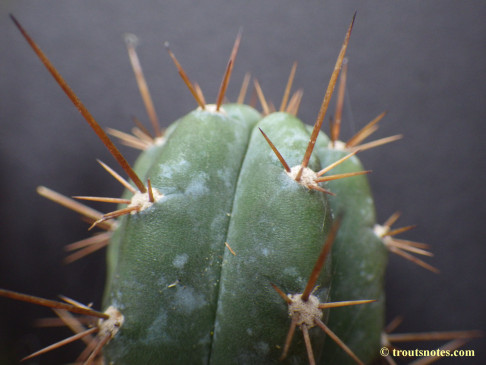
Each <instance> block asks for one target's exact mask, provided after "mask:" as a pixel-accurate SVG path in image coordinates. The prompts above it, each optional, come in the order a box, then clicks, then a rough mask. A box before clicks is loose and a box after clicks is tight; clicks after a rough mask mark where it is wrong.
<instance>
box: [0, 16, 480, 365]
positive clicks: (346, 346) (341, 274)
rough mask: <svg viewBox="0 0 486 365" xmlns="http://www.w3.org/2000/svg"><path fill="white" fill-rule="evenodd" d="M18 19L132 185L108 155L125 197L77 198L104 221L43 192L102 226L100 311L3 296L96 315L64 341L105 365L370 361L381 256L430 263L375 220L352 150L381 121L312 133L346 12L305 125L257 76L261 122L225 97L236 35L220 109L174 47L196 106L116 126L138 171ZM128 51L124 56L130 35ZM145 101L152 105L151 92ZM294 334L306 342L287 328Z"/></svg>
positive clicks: (379, 312) (375, 347) (380, 299)
mask: <svg viewBox="0 0 486 365" xmlns="http://www.w3.org/2000/svg"><path fill="white" fill-rule="evenodd" d="M13 19H14V18H13ZM14 22H15V23H16V25H17V26H18V27H19V29H20V30H21V32H22V33H23V34H24V36H25V37H26V39H27V40H28V42H29V43H30V44H31V46H32V47H33V48H34V50H35V52H36V53H37V54H38V55H39V57H40V58H41V60H42V61H43V62H44V64H45V65H46V67H47V68H48V69H49V71H50V72H51V73H52V74H53V75H54V77H55V79H56V80H57V81H58V82H59V83H60V84H61V86H62V87H63V89H64V90H65V91H66V93H67V94H68V96H69V97H70V98H71V100H72V101H73V103H74V104H75V106H76V107H77V108H78V109H79V110H80V112H81V113H82V114H83V116H84V117H85V118H86V120H87V121H88V123H89V124H90V126H91V127H92V128H93V129H94V131H95V132H96V134H97V135H98V136H99V137H100V138H101V140H102V141H103V143H104V144H105V145H106V146H107V147H108V149H109V150H110V152H111V153H112V155H113V156H114V157H115V158H116V159H117V161H118V162H119V164H120V166H121V167H122V168H123V169H124V170H125V172H126V173H127V174H128V176H129V177H130V179H131V180H132V183H133V184H132V183H129V182H127V181H125V180H124V179H123V178H121V177H120V176H119V175H118V174H116V173H115V172H114V171H113V170H112V169H111V168H109V167H108V166H106V165H104V164H103V166H104V167H105V168H106V169H107V170H108V171H109V172H110V173H111V174H112V175H113V176H115V177H116V178H117V179H119V180H120V181H121V182H122V183H123V184H124V186H125V187H126V188H127V191H126V192H125V193H124V196H123V197H122V198H121V199H116V198H96V197H77V198H78V199H84V200H95V201H105V202H113V203H118V204H120V205H121V206H120V207H119V209H117V210H114V211H113V212H110V213H107V214H99V213H98V212H96V211H93V210H89V209H88V208H86V207H85V206H83V205H81V204H79V203H75V202H74V201H72V200H71V199H69V198H65V197H62V196H60V195H58V194H57V193H54V192H52V191H51V190H49V189H47V188H40V189H39V193H40V194H41V195H44V196H46V197H48V198H50V199H52V200H55V201H57V202H59V203H61V204H64V205H66V206H68V207H70V208H72V209H75V210H77V211H78V212H80V213H82V214H83V215H85V216H86V217H87V218H88V219H89V220H91V221H92V226H91V228H94V227H98V228H103V229H105V230H106V231H107V233H102V234H100V235H95V236H93V238H91V239H89V244H90V245H91V247H90V248H92V247H95V246H104V245H108V244H109V245H108V253H107V269H108V273H107V281H106V289H105V294H104V300H103V310H104V312H96V311H94V310H92V309H87V308H85V309H84V310H81V311H80V310H79V308H83V307H82V306H81V305H80V304H78V303H73V302H71V301H69V302H70V304H65V303H59V302H53V301H48V302H46V301H42V300H40V299H33V297H30V298H29V297H27V296H23V295H20V294H18V293H14V292H10V291H6V290H1V291H0V294H1V295H3V296H7V297H11V298H14V299H18V300H26V301H31V302H36V303H38V304H41V305H46V306H50V307H53V308H58V309H64V310H68V311H72V312H77V313H82V314H86V315H89V316H95V317H97V318H99V321H98V323H97V324H95V325H94V326H93V327H92V328H91V329H88V330H86V331H84V332H80V333H78V334H77V335H75V336H73V337H72V338H71V339H69V341H72V340H75V339H78V338H81V337H84V336H89V335H93V334H95V333H97V334H96V339H94V340H93V341H92V345H90V346H88V349H89V350H88V351H87V352H86V354H84V358H83V361H85V362H86V363H92V362H94V361H95V360H96V359H98V358H99V357H100V356H99V355H100V354H101V350H102V349H103V355H104V357H105V359H106V361H107V362H108V363H111V362H113V363H115V364H140V363H144V364H145V363H174V364H185V363H187V364H196V363H201V364H204V363H208V364H231V363H235V364H251V363H259V364H260V363H261V364H265V363H268V364H272V363H279V361H283V363H289V364H301V363H305V362H309V363H310V364H315V363H333V364H344V363H371V362H372V361H374V360H376V359H377V358H378V357H379V349H380V347H381V346H383V345H389V343H388V342H386V343H385V342H384V340H383V331H384V298H385V294H384V289H383V280H384V273H385V267H386V262H387V249H388V250H389V251H394V252H398V253H400V254H401V255H403V256H407V257H408V258H410V259H411V260H413V261H414V262H416V263H418V264H420V265H421V266H423V267H425V268H427V269H430V270H432V271H435V268H433V267H432V266H430V265H428V264H426V263H425V262H423V261H421V260H419V259H417V258H416V257H415V256H413V257H410V254H408V253H407V251H412V252H415V253H419V254H420V253H427V251H424V250H423V249H417V248H416V247H415V246H416V245H415V244H414V243H410V242H400V241H398V240H394V239H392V238H391V236H393V235H395V234H397V233H399V232H401V231H402V230H391V228H390V226H391V224H392V223H393V222H394V221H395V220H396V218H397V217H396V216H393V217H392V218H391V219H390V220H389V221H388V222H386V223H385V224H384V225H383V226H380V225H377V223H376V219H375V213H374V206H373V198H372V196H371V193H370V188H369V186H368V181H367V178H366V174H367V173H368V171H365V170H364V169H363V167H362V165H361V163H360V161H359V160H358V158H357V157H356V153H357V152H359V151H360V150H362V149H364V147H363V146H361V147H360V146H359V145H358V144H359V142H361V140H362V139H364V138H365V137H366V136H367V134H369V132H370V131H371V130H372V128H373V126H374V124H376V123H377V122H378V121H379V120H380V119H381V117H382V116H380V117H378V118H377V119H376V120H375V121H374V122H372V123H371V124H370V126H368V128H366V129H364V130H363V132H362V133H360V134H358V135H357V136H356V138H355V139H354V140H352V141H350V142H348V143H347V144H346V145H345V144H343V143H341V142H340V141H338V140H337V138H338V135H339V132H338V130H339V126H338V123H336V122H335V123H334V125H333V128H332V130H331V138H330V139H329V138H328V137H327V136H326V135H325V134H324V133H323V132H321V125H322V123H323V120H324V119H325V115H326V111H327V108H328V105H329V101H330V98H331V96H332V94H333V91H334V87H335V85H336V83H337V79H338V75H339V72H340V70H341V68H342V65H343V63H344V56H345V52H346V48H347V44H348V41H349V37H350V34H351V29H352V24H353V22H354V18H353V22H352V23H351V25H350V27H349V28H348V32H347V34H346V37H345V41H344V44H343V46H342V48H341V51H340V53H339V56H338V60H337V62H336V67H335V69H334V72H333V74H332V77H331V81H330V82H329V86H328V89H327V91H326V94H325V96H324V100H323V103H322V106H321V110H320V112H319V115H318V117H317V121H316V123H315V124H314V126H313V127H310V126H306V125H305V124H304V123H302V122H301V121H300V120H299V119H298V118H297V117H296V113H297V110H298V99H299V97H300V96H301V95H300V94H299V93H298V92H297V93H295V94H294V98H293V99H292V101H291V102H290V103H288V104H287V100H286V98H284V101H283V102H282V107H281V108H280V111H278V112H277V111H273V110H272V109H271V108H270V107H269V106H268V105H267V104H266V102H265V99H264V97H263V96H262V94H261V90H260V89H259V86H258V84H257V83H256V85H255V86H256V90H257V92H259V94H260V100H261V103H262V105H263V109H264V113H263V115H261V114H260V113H259V112H257V111H256V110H255V109H254V108H253V107H250V106H247V105H243V104H228V103H224V104H223V99H224V96H225V90H226V86H227V84H228V82H229V78H230V75H231V70H232V67H233V64H234V62H235V58H236V53H237V49H238V45H239V41H240V36H238V37H237V41H236V42H235V46H234V48H233V51H232V54H231V57H230V61H229V63H228V68H227V72H226V73H225V77H224V79H223V82H222V86H221V89H220V93H219V95H218V98H217V101H216V104H215V105H212V104H206V102H205V101H204V97H203V96H202V93H201V92H200V90H199V89H198V87H197V86H196V85H194V84H192V83H191V82H190V81H189V79H188V77H187V76H186V75H185V72H184V71H183V69H182V67H181V66H180V64H179V63H178V61H177V60H176V59H175V56H174V55H173V54H172V52H171V51H170V50H169V53H170V55H171V57H172V58H173V60H174V62H175V63H176V66H177V67H178V69H179V72H180V74H181V76H183V79H184V80H185V82H186V85H187V86H188V87H189V89H190V91H191V92H192V94H193V95H194V97H195V99H196V101H197V103H198V104H199V107H198V109H196V110H194V111H192V112H190V113H189V114H187V115H185V116H184V117H182V118H180V119H179V120H177V121H176V122H175V123H174V124H173V125H172V126H170V127H169V128H168V130H167V131H166V133H165V135H164V136H162V134H161V132H160V130H158V128H157V126H156V124H154V128H155V135H156V137H157V138H151V137H150V136H149V135H148V134H147V133H146V132H144V131H143V130H142V129H141V128H139V129H138V132H139V134H138V137H134V138H133V137H128V136H126V135H123V134H121V133H119V132H113V131H112V133H113V134H115V135H118V136H119V137H121V139H122V140H124V141H125V142H126V143H129V144H132V145H136V146H137V147H141V148H143V150H144V151H143V152H142V154H141V156H140V157H139V159H138V160H137V162H136V163H135V165H134V168H133V169H132V168H131V167H130V166H129V165H128V163H127V162H126V160H125V159H124V157H123V156H122V155H121V154H120V153H119V151H118V149H117V148H116V147H115V146H114V144H113V142H111V140H110V139H109V138H108V136H107V135H106V134H105V132H104V131H103V130H102V129H101V128H100V127H99V125H98V124H97V123H96V121H94V119H93V118H92V117H91V115H90V114H89V112H88V111H87V110H86V108H85V107H84V106H83V104H82V103H81V102H80V101H79V100H78V99H77V97H76V96H75V95H74V93H73V92H72V91H71V90H70V88H69V86H67V85H66V84H65V82H64V81H63V79H62V77H61V76H60V75H59V74H58V73H57V71H56V70H55V68H54V67H53V66H52V64H51V63H50V61H48V59H47V58H46V57H45V56H44V55H43V53H42V51H40V49H39V48H38V47H37V46H36V45H35V43H34V42H33V41H32V40H31V38H30V37H29V36H28V35H27V33H26V32H25V31H24V30H23V28H22V27H21V26H20V24H19V23H18V22H17V21H16V20H15V19H14ZM129 51H130V52H131V57H132V61H133V60H134V59H135V58H134V57H136V56H134V55H133V48H132V46H131V45H130V44H129ZM134 64H136V62H134ZM135 67H136V66H135ZM293 71H295V69H294V70H293ZM292 74H293V72H292ZM344 75H345V72H344V73H343V76H344ZM291 79H292V77H291V78H290V79H289V83H288V88H287V89H288V90H290V86H291ZM342 79H343V77H342ZM143 82H144V81H143V80H142V79H140V78H139V83H143ZM343 84H344V82H343ZM343 87H344V86H342V85H341V88H343ZM286 95H287V94H286ZM145 101H146V103H147V105H148V106H149V109H150V97H148V96H146V97H145ZM339 101H342V100H341V99H340V100H338V104H339ZM338 110H339V108H338ZM140 132H141V133H140ZM140 136H142V137H140ZM397 138H398V137H391V138H389V139H387V140H385V141H382V143H385V142H389V141H392V140H395V139H397ZM329 171H331V173H332V174H333V175H329V174H328V172H329ZM115 219H116V222H115ZM85 243H86V242H81V244H78V245H75V246H76V247H80V246H83V245H84V244H85ZM80 252H81V253H82V254H84V252H85V251H80ZM77 258H78V256H77V254H74V256H71V258H70V260H74V259H77ZM312 267H314V268H313V269H312ZM340 306H341V307H343V308H334V307H340ZM297 327H299V328H300V329H301V332H302V336H296V335H295V336H294V331H295V329H296V328H297ZM475 335H477V333H475V332H474V333H472V332H468V333H462V334H460V336H462V337H471V336H475ZM455 336H458V334H455ZM294 337H295V338H294ZM385 338H386V337H385ZM35 355H38V354H37V353H36V354H35Z"/></svg>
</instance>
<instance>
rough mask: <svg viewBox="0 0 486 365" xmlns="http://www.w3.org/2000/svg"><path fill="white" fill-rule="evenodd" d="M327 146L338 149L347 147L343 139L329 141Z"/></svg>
mask: <svg viewBox="0 0 486 365" xmlns="http://www.w3.org/2000/svg"><path fill="white" fill-rule="evenodd" d="M328 148H330V149H333V150H338V151H347V150H348V148H347V147H346V143H345V142H343V141H334V143H332V141H330V142H329V146H328Z"/></svg>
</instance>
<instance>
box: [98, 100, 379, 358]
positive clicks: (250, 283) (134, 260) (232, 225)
mask: <svg viewBox="0 0 486 365" xmlns="http://www.w3.org/2000/svg"><path fill="white" fill-rule="evenodd" d="M223 109H224V110H225V112H224V113H215V112H210V111H201V110H196V111H194V112H192V113H190V114H188V115H186V116H185V117H183V118H181V119H179V120H178V121H177V125H176V127H172V128H173V129H172V131H171V133H170V135H169V136H168V137H167V139H166V141H165V142H164V143H163V144H161V145H160V146H154V147H152V148H157V150H156V151H155V152H154V150H152V151H150V152H149V151H147V152H146V153H150V154H151V155H152V156H153V160H154V161H153V163H151V164H150V163H147V161H148V160H150V158H148V157H147V156H142V157H143V158H141V160H142V161H144V162H143V163H140V162H139V163H138V164H136V165H135V169H136V170H137V169H139V170H137V173H139V174H141V175H142V176H143V177H144V178H145V179H146V178H147V177H150V179H151V181H152V186H153V187H154V188H156V189H157V190H158V191H159V192H160V193H162V194H164V197H163V198H161V199H160V200H159V201H158V202H156V203H155V204H154V205H153V206H152V207H150V208H149V209H147V210H145V211H142V212H139V213H137V214H135V215H130V216H127V217H123V218H122V219H121V222H120V223H121V224H120V226H119V228H118V229H117V230H116V231H115V232H114V237H113V239H112V242H111V244H110V247H109V253H108V280H107V289H106V291H105V299H104V302H105V306H109V305H113V306H116V307H117V308H118V309H119V310H120V311H122V313H123V314H124V316H125V324H124V326H123V328H122V329H121V331H120V333H119V334H118V335H117V336H116V337H115V338H114V339H113V340H112V342H111V343H110V344H109V345H108V346H107V348H106V350H105V354H106V355H107V358H108V360H109V361H113V362H114V363H116V364H140V363H168V364H170V363H173V364H181V363H187V364H232V363H234V364H241V363H243V364H244V363H259V364H273V363H281V362H280V361H279V357H280V355H281V351H282V347H283V344H284V342H285V337H286V334H287V331H288V328H289V326H290V318H289V315H288V309H287V304H286V303H285V301H283V299H282V298H281V297H280V296H279V295H278V293H276V292H275V290H274V289H273V288H272V287H271V285H270V283H274V284H276V285H277V286H278V287H280V288H282V290H283V291H284V292H286V293H289V294H296V293H301V292H302V291H303V289H304V287H305V285H306V283H307V279H308V277H309V275H310V273H311V270H312V267H313V265H314V263H315V261H316V259H317V256H318V255H319V252H320V250H321V248H322V245H323V244H324V241H325V238H326V235H327V232H328V230H329V227H330V224H331V213H330V209H329V205H328V203H327V198H326V196H325V195H324V194H323V193H322V192H319V191H314V190H309V189H307V188H305V187H303V186H301V185H300V184H298V183H297V182H296V181H294V180H293V179H292V178H291V177H290V176H288V175H287V173H286V172H285V170H284V168H283V167H282V165H281V164H280V162H279V161H278V159H277V157H276V156H275V155H274V153H273V151H272V150H271V149H270V147H269V146H268V144H267V142H266V141H265V140H264V138H263V136H262V135H261V133H260V131H259V130H258V128H261V129H262V130H263V131H264V132H265V133H266V134H267V135H268V136H269V138H270V139H271V140H272V141H273V143H274V144H275V145H276V146H277V148H278V149H279V151H280V153H281V154H282V155H283V157H284V158H285V159H286V161H287V163H288V164H289V165H290V166H291V167H292V166H295V165H299V164H300V162H301V160H302V157H303V155H304V152H305V149H306V147H307V143H308V141H309V136H310V133H309V132H308V130H307V128H306V127H305V126H304V125H303V124H302V122H300V121H299V120H298V119H297V118H295V117H293V116H290V115H289V114H286V113H273V114H271V115H269V116H267V117H265V118H264V119H262V120H260V121H258V120H259V119H260V116H259V114H258V113H257V112H256V111H254V110H253V109H251V108H249V107H247V106H242V105H225V106H224V107H223ZM320 138H321V139H322V138H324V137H322V136H320ZM318 143H319V142H318ZM321 152H322V151H321ZM318 156H319V157H318ZM320 157H321V156H320V153H315V154H314V156H312V158H311V160H310V164H309V167H310V168H312V169H313V170H314V171H317V170H319V169H320V168H322V166H323V165H325V163H321V162H320V161H319V158H320ZM331 159H332V158H331ZM139 161H140V160H139ZM332 162H334V161H332ZM356 178H360V177H355V178H353V179H356ZM343 194H344V192H343ZM358 234H360V232H358ZM225 243H227V244H228V246H229V247H231V250H232V251H233V252H231V251H230V250H229V248H228V247H226V245H225ZM358 255H359V254H358ZM334 256H335V255H334V254H333V258H334ZM355 259H357V260H358V261H359V262H361V261H362V260H361V258H355ZM342 262H343V263H344V261H342ZM370 265H373V264H370ZM330 275H331V266H330V264H329V262H328V263H326V265H325V269H324V270H323V272H322V273H321V276H320V278H319V280H318V282H317V284H318V286H317V289H316V291H315V292H314V295H316V296H317V297H318V298H319V300H320V301H321V302H326V301H328V299H329V298H328V296H329V291H328V289H327V288H328V286H329V282H330V280H331V277H330ZM350 280H352V279H350ZM380 280H381V278H380ZM332 282H333V283H336V282H337V281H335V280H334V279H332ZM336 286H337V285H336ZM353 286H354V285H353ZM346 290H347V289H343V291H344V293H343V295H344V296H346V293H345V291H346ZM351 293H352V294H350V295H349V296H346V298H345V299H343V300H351V299H375V297H369V295H371V294H374V293H371V292H369V291H368V292H366V294H367V295H366V296H365V297H357V298H355V297H354V293H353V292H352V288H351ZM377 295H378V296H380V295H381V293H377ZM333 300H337V299H336V298H333ZM338 310H339V311H342V310H343V309H342V308H339V309H335V310H333V312H332V313H331V318H332V316H333V315H334V312H335V311H338ZM365 310H366V309H365ZM324 320H325V319H324ZM373 320H374V319H373ZM379 323H381V322H380V321H379ZM310 334H311V341H312V344H313V349H314V354H315V356H316V359H322V358H327V357H328V356H329V355H330V354H325V353H323V346H322V345H323V343H324V340H325V335H324V334H323V332H322V331H321V330H320V329H317V328H316V329H311V331H310ZM332 352H333V353H334V352H342V350H341V349H339V348H338V347H337V345H335V344H333V345H332ZM345 356H347V355H345ZM306 362H307V352H306V349H305V345H304V343H303V340H302V336H301V335H296V336H294V340H293V343H292V345H291V347H290V351H289V354H288V356H287V359H286V360H285V361H284V363H291V364H302V363H306ZM319 362H320V361H319Z"/></svg>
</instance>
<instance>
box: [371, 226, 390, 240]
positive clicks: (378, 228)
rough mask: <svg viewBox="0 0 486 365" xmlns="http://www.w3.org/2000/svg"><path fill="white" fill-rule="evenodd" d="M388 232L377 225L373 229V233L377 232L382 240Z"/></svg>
mask: <svg viewBox="0 0 486 365" xmlns="http://www.w3.org/2000/svg"><path fill="white" fill-rule="evenodd" d="M387 231H388V228H387V227H385V226H381V225H379V224H375V226H374V227H373V232H375V234H376V235H377V236H378V237H380V238H383V236H384V235H385V234H386V233H387Z"/></svg>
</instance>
